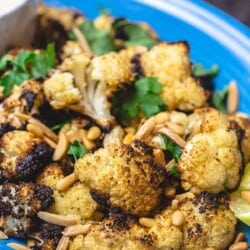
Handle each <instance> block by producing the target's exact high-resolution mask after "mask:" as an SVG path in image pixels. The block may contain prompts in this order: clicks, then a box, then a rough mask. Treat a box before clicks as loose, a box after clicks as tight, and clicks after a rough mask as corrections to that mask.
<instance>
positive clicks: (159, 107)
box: [112, 77, 166, 121]
mask: <svg viewBox="0 0 250 250" xmlns="http://www.w3.org/2000/svg"><path fill="white" fill-rule="evenodd" d="M161 91H162V86H161V84H160V83H159V82H158V81H157V79H156V78H154V77H145V78H141V79H139V80H137V81H136V82H135V84H134V85H133V86H130V89H129V91H127V92H126V93H125V94H124V93H123V92H122V93H119V92H118V93H116V94H115V96H114V97H113V100H112V111H113V113H114V114H115V115H117V116H118V118H119V119H121V120H123V121H128V120H129V119H131V118H135V117H137V116H138V114H139V112H142V113H143V114H144V115H145V116H146V117H149V116H152V115H155V114H157V113H159V112H161V111H163V110H165V109H166V105H164V102H163V101H162V99H161V97H160V96H159V94H160V93H161Z"/></svg>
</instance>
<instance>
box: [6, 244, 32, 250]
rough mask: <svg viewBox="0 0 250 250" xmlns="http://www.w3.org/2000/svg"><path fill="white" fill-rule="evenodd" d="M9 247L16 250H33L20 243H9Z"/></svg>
mask: <svg viewBox="0 0 250 250" xmlns="http://www.w3.org/2000/svg"><path fill="white" fill-rule="evenodd" d="M7 246H8V247H10V248H12V249H15V250H31V249H30V248H29V247H27V246H24V245H21V244H18V243H8V244H7Z"/></svg>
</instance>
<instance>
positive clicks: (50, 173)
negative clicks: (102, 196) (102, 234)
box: [37, 164, 97, 220]
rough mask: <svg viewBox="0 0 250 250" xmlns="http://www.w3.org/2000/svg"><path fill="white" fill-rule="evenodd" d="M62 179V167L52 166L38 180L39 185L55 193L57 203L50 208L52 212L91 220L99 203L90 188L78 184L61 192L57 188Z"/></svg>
mask: <svg viewBox="0 0 250 250" xmlns="http://www.w3.org/2000/svg"><path fill="white" fill-rule="evenodd" d="M62 178H64V175H63V172H62V170H61V168H60V166H59V165H57V164H50V165H49V166H47V167H46V168H45V169H44V171H43V172H42V173H41V174H40V175H39V177H38V179H37V183H39V184H43V185H47V186H49V187H51V188H52V189H53V191H54V194H53V197H54V199H55V202H54V205H53V206H52V207H51V208H50V212H52V213H55V214H61V215H74V216H77V217H78V218H79V219H80V220H85V219H90V218H91V216H92V215H93V214H94V212H95V210H96V208H97V203H96V202H95V201H94V200H93V199H92V197H91V195H90V188H89V187H87V186H84V185H83V184H82V183H80V182H76V183H75V184H73V186H71V187H69V188H67V189H66V190H65V191H60V192H59V191H58V190H57V188H56V187H57V183H58V181H59V180H61V179H62Z"/></svg>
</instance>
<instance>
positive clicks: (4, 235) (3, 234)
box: [0, 231, 9, 240]
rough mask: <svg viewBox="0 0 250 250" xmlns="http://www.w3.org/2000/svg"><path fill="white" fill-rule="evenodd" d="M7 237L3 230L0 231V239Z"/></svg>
mask: <svg viewBox="0 0 250 250" xmlns="http://www.w3.org/2000/svg"><path fill="white" fill-rule="evenodd" d="M8 238H9V237H8V235H6V234H5V233H4V232H3V231H0V240H7V239H8Z"/></svg>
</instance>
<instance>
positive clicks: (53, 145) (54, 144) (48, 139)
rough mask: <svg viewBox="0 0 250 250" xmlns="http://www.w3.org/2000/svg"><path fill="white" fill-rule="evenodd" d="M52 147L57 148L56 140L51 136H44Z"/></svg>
mask: <svg viewBox="0 0 250 250" xmlns="http://www.w3.org/2000/svg"><path fill="white" fill-rule="evenodd" d="M43 139H44V140H45V141H46V142H47V143H48V144H49V145H50V146H51V147H52V148H56V146H57V145H56V143H55V142H53V141H52V140H51V139H50V138H48V137H46V136H45V137H44V138H43Z"/></svg>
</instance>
